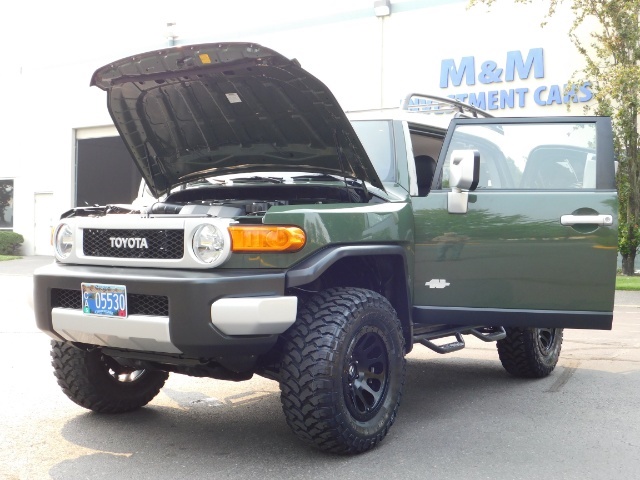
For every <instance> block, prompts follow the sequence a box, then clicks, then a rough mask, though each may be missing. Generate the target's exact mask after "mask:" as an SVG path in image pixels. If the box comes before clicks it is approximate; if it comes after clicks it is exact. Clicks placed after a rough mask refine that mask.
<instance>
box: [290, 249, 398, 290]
mask: <svg viewBox="0 0 640 480" xmlns="http://www.w3.org/2000/svg"><path fill="white" fill-rule="evenodd" d="M370 255H375V256H381V255H400V256H401V257H402V259H403V260H404V264H405V265H406V264H407V262H406V252H405V250H404V248H402V247H401V246H400V245H343V246H336V247H330V248H326V249H323V250H320V251H319V252H317V253H316V254H314V255H312V256H310V257H308V258H306V259H305V260H303V261H302V262H300V263H299V264H297V265H296V266H295V267H293V268H291V269H290V270H289V271H288V272H287V273H286V287H287V288H291V287H298V286H300V285H306V284H307V283H311V282H313V281H314V280H316V279H318V278H320V277H321V276H322V274H323V273H324V272H325V271H327V269H328V268H329V267H330V266H331V265H333V264H334V263H336V262H337V261H338V260H341V259H343V258H346V257H362V256H370Z"/></svg>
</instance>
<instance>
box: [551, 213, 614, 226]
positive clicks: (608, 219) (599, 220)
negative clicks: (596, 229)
mask: <svg viewBox="0 0 640 480" xmlns="http://www.w3.org/2000/svg"><path fill="white" fill-rule="evenodd" d="M560 223H561V224H562V225H568V226H571V225H603V226H604V225H613V215H562V216H561V217H560Z"/></svg>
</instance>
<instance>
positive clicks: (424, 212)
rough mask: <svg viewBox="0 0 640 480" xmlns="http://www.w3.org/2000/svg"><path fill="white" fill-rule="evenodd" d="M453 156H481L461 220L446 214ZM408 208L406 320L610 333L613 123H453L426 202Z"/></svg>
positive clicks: (572, 119)
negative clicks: (409, 295) (410, 286)
mask: <svg viewBox="0 0 640 480" xmlns="http://www.w3.org/2000/svg"><path fill="white" fill-rule="evenodd" d="M453 150H476V151H478V152H479V153H480V181H479V185H478V187H477V189H476V190H475V191H473V192H470V193H469V196H468V211H467V213H464V214H455V213H449V209H448V193H449V192H451V189H450V188H449V184H448V182H449V162H450V157H451V152H452V151H453ZM413 204H414V211H415V219H416V225H415V226H416V270H415V276H414V311H413V314H414V321H416V322H418V323H430V324H455V325H496V326H498V325H502V326H534V327H566V328H597V329H609V328H611V320H612V312H613V298H614V288H615V287H614V285H615V270H616V247H617V196H616V190H615V168H614V156H613V139H612V130H611V122H610V119H608V118H603V117H552V118H537V119H516V118H513V119H506V118H502V119H500V118H487V119H456V120H453V121H452V123H451V127H450V129H449V132H448V133H447V137H446V139H445V143H444V146H443V149H442V151H441V154H440V158H439V160H438V166H437V170H436V174H435V179H434V183H433V186H432V189H431V192H430V193H429V194H428V195H427V196H425V197H414V199H413Z"/></svg>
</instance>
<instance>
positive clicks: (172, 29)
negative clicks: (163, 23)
mask: <svg viewBox="0 0 640 480" xmlns="http://www.w3.org/2000/svg"><path fill="white" fill-rule="evenodd" d="M176 38H178V34H177V33H176V22H167V40H169V46H170V47H173V46H174V45H175V44H176Z"/></svg>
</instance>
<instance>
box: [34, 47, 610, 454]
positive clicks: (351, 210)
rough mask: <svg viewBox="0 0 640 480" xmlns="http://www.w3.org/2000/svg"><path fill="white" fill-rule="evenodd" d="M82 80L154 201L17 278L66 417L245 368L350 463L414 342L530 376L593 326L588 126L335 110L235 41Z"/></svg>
mask: <svg viewBox="0 0 640 480" xmlns="http://www.w3.org/2000/svg"><path fill="white" fill-rule="evenodd" d="M92 85H96V86H98V87H99V88H101V89H103V90H105V91H106V92H107V94H108V97H107V98H108V108H109V112H110V114H111V117H112V118H113V121H114V124H115V126H116V128H117V129H118V131H119V133H120V135H121V137H122V139H123V140H124V142H125V144H126V146H127V148H128V150H129V152H130V154H131V157H132V159H133V161H134V162H135V164H136V166H137V167H138V169H139V170H140V172H141V173H142V176H143V178H144V180H145V182H146V184H147V187H148V190H149V191H150V193H151V194H152V197H154V198H155V199H157V200H155V201H153V202H150V203H149V204H147V205H145V206H140V205H139V204H138V205H135V204H132V205H130V206H126V205H104V206H100V207H79V208H74V209H73V210H70V211H69V212H66V213H65V214H63V215H62V218H61V220H60V222H59V224H58V225H57V227H56V229H55V234H54V243H55V252H56V262H55V263H54V264H52V265H49V266H46V267H43V268H41V269H40V270H38V271H37V272H36V275H35V311H36V321H37V324H38V327H39V328H40V329H41V330H43V331H44V332H46V333H47V334H48V335H49V336H51V337H52V338H53V341H52V359H53V366H54V370H55V375H56V377H57V379H58V383H59V384H60V386H61V387H62V390H63V391H64V393H66V394H67V395H68V396H69V397H70V398H71V400H73V401H74V402H76V403H77V404H79V405H81V406H83V407H85V408H88V409H91V410H94V411H97V412H126V411H130V410H134V409H137V408H139V407H142V406H143V405H145V404H147V403H148V402H149V401H151V400H152V399H153V398H154V397H155V396H156V395H157V394H158V392H159V391H160V389H161V388H162V386H163V384H164V382H165V380H166V379H167V376H168V375H169V373H170V372H173V373H179V374H185V375H193V376H198V377H211V378H217V379H227V380H235V381H238V380H247V379H249V378H251V377H252V375H254V374H258V375H261V376H264V377H267V378H270V379H274V380H276V381H278V382H279V384H280V389H281V400H282V407H283V410H284V414H285V417H286V420H287V423H288V424H289V425H290V427H291V428H292V430H293V431H294V432H295V434H296V435H297V436H299V437H300V438H301V439H303V440H304V441H306V442H308V443H311V444H313V445H316V446H317V447H319V448H321V449H323V450H326V451H330V452H336V453H358V452H364V451H366V450H369V449H370V448H372V447H374V446H375V445H376V444H377V443H378V442H380V441H381V440H382V439H383V438H384V436H385V435H386V434H387V432H388V430H389V428H390V427H391V425H392V424H393V422H394V420H395V417H396V414H397V412H398V407H399V405H400V400H401V397H402V392H403V386H404V382H405V355H406V354H407V353H408V352H410V351H411V349H412V348H413V346H414V345H416V344H422V345H425V346H426V347H428V348H430V349H431V350H433V351H435V352H438V353H449V352H453V351H456V350H459V349H461V348H463V347H464V345H465V336H466V335H467V336H468V335H472V336H474V337H477V338H479V339H481V340H484V341H487V342H493V341H494V342H497V350H498V355H499V358H500V360H501V362H502V364H503V365H504V367H505V369H506V370H507V371H508V372H509V373H511V374H513V375H516V376H519V377H534V378H535V377H544V376H546V375H548V374H549V373H551V371H552V370H553V369H554V367H555V365H556V363H557V362H558V357H559V355H560V347H561V344H562V332H563V330H562V329H563V328H592V329H610V328H611V322H612V311H613V298H614V280H615V269H616V244H617V242H616V226H617V219H616V209H617V206H616V202H617V197H616V190H615V182H614V177H615V162H614V155H613V141H612V130H611V122H610V120H609V119H608V118H602V117H571V118H565V117H553V118H492V117H490V116H489V115H487V114H485V113H484V112H481V111H479V110H477V109H475V108H472V107H470V106H468V105H464V104H462V103H459V102H456V101H453V100H450V99H440V98H437V97H429V96H426V95H410V96H408V97H407V98H406V99H405V100H404V102H403V104H402V106H401V107H400V108H398V109H389V110H380V111H368V112H353V113H351V114H350V115H349V116H347V115H346V114H345V113H344V112H343V111H342V109H341V108H340V106H339V105H338V102H337V101H336V99H335V97H334V96H333V95H332V93H331V92H330V91H329V90H328V89H327V87H326V86H325V85H324V84H323V83H322V82H320V81H319V80H318V79H316V78H315V77H313V76H312V75H311V74H309V73H308V72H307V71H305V70H304V69H302V68H301V67H300V64H299V63H298V62H297V61H296V60H289V59H287V58H285V57H283V56H282V55H280V54H278V53H277V52H274V51H273V50H270V49H268V48H264V47H262V46H259V45H256V44H249V43H229V44H205V45H194V46H183V47H178V48H171V49H167V50H162V51H156V52H149V53H143V54H140V55H136V56H134V57H130V58H125V59H122V60H118V61H115V62H113V63H110V64H109V65H106V66H105V67H102V68H100V69H99V70H97V71H96V72H95V74H94V75H93V78H92Z"/></svg>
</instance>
